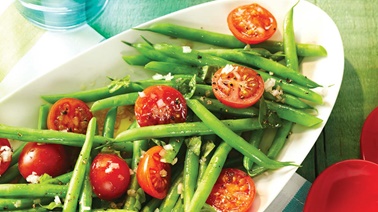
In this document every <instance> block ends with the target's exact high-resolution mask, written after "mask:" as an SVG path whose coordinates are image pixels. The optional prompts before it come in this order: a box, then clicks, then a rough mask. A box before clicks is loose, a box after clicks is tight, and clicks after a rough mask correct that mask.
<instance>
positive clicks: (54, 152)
mask: <svg viewBox="0 0 378 212" xmlns="http://www.w3.org/2000/svg"><path fill="white" fill-rule="evenodd" d="M18 169H19V171H20V173H21V175H22V176H23V177H24V178H25V179H26V178H27V177H28V176H29V175H31V174H33V172H35V174H36V175H38V176H41V175H43V174H44V173H46V174H49V175H50V176H52V177H56V176H59V175H61V174H64V173H65V172H67V171H68V163H67V152H66V150H65V148H64V146H63V145H60V144H45V143H37V142H29V143H27V144H26V145H25V147H24V148H23V149H22V151H21V153H20V157H19V159H18Z"/></svg>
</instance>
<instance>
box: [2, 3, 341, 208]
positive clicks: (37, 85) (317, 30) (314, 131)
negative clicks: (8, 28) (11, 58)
mask: <svg viewBox="0 0 378 212" xmlns="http://www.w3.org/2000/svg"><path fill="white" fill-rule="evenodd" d="M252 2H256V3H259V4H260V5H262V6H263V7H265V8H267V9H268V10H270V11H271V12H272V13H273V14H274V15H275V17H276V19H277V21H278V24H279V28H278V31H277V32H276V34H275V35H274V36H273V37H272V39H273V40H281V39H282V21H283V18H284V16H285V14H286V13H287V11H288V10H289V9H290V8H291V6H292V5H294V4H295V2H296V0H275V1H265V0H254V1H245V0H220V1H213V2H209V3H205V4H201V5H197V6H194V7H190V8H187V9H184V10H181V11H178V12H175V13H172V14H169V15H166V16H163V17H161V18H158V19H155V20H153V21H150V22H147V23H145V24H143V25H142V26H140V27H145V26H147V25H150V24H152V23H154V22H164V21H169V22H172V23H176V24H182V25H185V26H191V27H197V28H203V29H206V30H212V31H218V32H222V33H230V32H229V31H228V28H227V24H226V16H227V14H228V13H229V11H231V10H232V9H233V8H235V7H237V6H240V5H244V4H249V3H252ZM294 27H295V33H296V40H297V42H302V43H313V44H320V45H323V46H324V47H325V48H326V49H327V51H328V56H327V57H324V58H320V59H311V60H306V61H305V63H304V64H303V66H302V69H303V71H304V73H305V75H307V76H308V77H309V78H311V79H313V80H314V81H316V82H318V83H320V84H322V85H324V86H329V87H328V89H327V90H328V92H327V94H326V96H325V97H324V101H325V102H324V104H323V105H321V106H318V107H317V109H318V111H319V114H318V117H319V118H321V119H323V120H324V121H323V123H322V124H321V125H319V126H317V127H314V128H311V129H308V128H304V127H301V126H298V125H297V126H295V127H294V129H293V134H292V135H291V136H290V138H289V140H288V142H287V144H286V146H285V148H284V150H283V151H282V153H281V154H280V156H279V158H278V159H279V160H283V161H294V162H295V163H297V164H301V163H302V162H303V160H304V158H305V157H306V155H307V154H308V152H309V151H310V149H311V148H312V146H313V145H314V143H315V141H316V140H317V138H318V136H319V134H320V132H321V130H322V129H323V127H324V125H325V123H326V121H327V120H328V117H329V115H330V113H331V111H332V108H333V106H334V103H335V101H336V98H337V95H338V92H339V89H340V85H341V81H342V77H343V71H344V54H343V46H342V41H341V37H340V34H339V31H338V29H337V27H336V25H335V24H334V22H333V21H332V19H331V18H330V17H329V16H328V15H327V14H326V13H325V12H324V11H322V10H321V9H319V8H318V7H316V6H314V5H313V4H311V3H309V2H306V1H303V0H302V1H300V2H299V4H298V5H297V6H296V7H295V10H294ZM140 35H144V36H145V37H146V38H147V39H149V40H150V41H152V42H164V41H169V42H177V40H170V39H169V38H166V37H165V36H161V35H157V34H154V33H149V32H140V31H135V30H127V31H125V32H123V33H120V34H119V35H117V36H114V37H112V38H110V39H108V40H106V41H104V42H102V43H100V44H99V45H97V46H95V47H94V48H91V49H90V50H88V51H86V52H84V53H83V54H81V55H79V56H78V57H76V58H74V59H72V60H70V61H68V62H67V63H65V64H64V65H62V66H60V67H58V68H56V69H54V70H51V71H50V72H48V73H47V74H45V75H43V76H41V77H39V78H38V79H35V80H33V81H31V82H30V83H28V84H27V85H25V86H23V87H22V88H20V89H18V90H17V91H15V92H13V93H11V94H10V95H8V96H6V97H3V98H2V99H0V111H1V116H0V123H3V124H7V125H13V126H24V127H36V126H37V117H38V107H39V106H40V105H41V104H42V103H43V101H42V100H41V99H40V96H41V95H42V94H54V93H55V94H56V93H65V92H72V91H78V90H83V89H89V88H94V87H100V86H105V85H107V84H108V82H109V81H108V79H107V76H111V77H122V76H124V75H127V74H130V75H131V76H132V79H133V80H137V79H142V78H146V77H148V76H150V75H149V74H148V73H146V72H144V71H143V70H141V69H140V68H136V67H130V66H128V65H127V64H126V63H125V62H124V61H123V60H122V58H121V54H134V53H136V52H135V51H134V50H133V49H132V48H130V47H128V46H126V45H124V44H122V43H121V41H122V40H125V41H129V42H134V41H137V40H140ZM196 47H198V48H200V47H201V44H196ZM202 47H203V45H202ZM295 171H296V168H294V167H285V168H282V169H279V170H276V171H273V172H269V173H267V174H264V175H262V176H259V177H256V178H255V181H256V186H257V198H256V201H255V203H254V205H253V208H252V210H251V211H264V210H265V209H266V208H267V206H269V204H270V203H271V202H272V201H273V200H274V198H275V197H276V196H277V195H278V193H279V192H280V191H281V189H282V188H283V187H284V185H285V184H286V183H287V182H288V180H289V179H290V177H291V176H292V175H293V174H294V173H295Z"/></svg>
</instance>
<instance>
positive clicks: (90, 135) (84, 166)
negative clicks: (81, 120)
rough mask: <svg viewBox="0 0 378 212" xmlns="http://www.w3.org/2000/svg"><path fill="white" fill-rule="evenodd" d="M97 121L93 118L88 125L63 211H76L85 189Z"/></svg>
mask: <svg viewBox="0 0 378 212" xmlns="http://www.w3.org/2000/svg"><path fill="white" fill-rule="evenodd" d="M96 121H97V119H96V118H92V119H91V120H90V121H89V123H88V128H87V133H86V135H85V136H86V137H85V141H84V144H83V147H82V148H81V151H80V154H79V157H78V159H77V161H76V164H75V168H74V170H73V174H72V178H71V180H70V183H69V187H68V190H67V196H66V197H65V199H64V204H63V211H76V208H77V204H78V200H79V196H80V192H81V190H82V187H83V182H84V176H85V174H86V173H88V171H89V166H90V154H91V150H92V146H93V139H94V135H95V133H96V126H97V122H96Z"/></svg>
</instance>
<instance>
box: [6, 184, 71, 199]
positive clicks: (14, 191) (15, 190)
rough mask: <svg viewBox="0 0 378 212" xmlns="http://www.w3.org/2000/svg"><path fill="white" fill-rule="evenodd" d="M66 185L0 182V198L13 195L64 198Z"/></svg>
mask: <svg viewBox="0 0 378 212" xmlns="http://www.w3.org/2000/svg"><path fill="white" fill-rule="evenodd" d="M67 189H68V186H67V185H54V184H44V185H43V186H41V185H40V184H30V183H18V184H0V199H1V198H13V197H19V198H23V197H31V198H36V197H55V196H58V197H61V198H64V197H65V196H66V193H67Z"/></svg>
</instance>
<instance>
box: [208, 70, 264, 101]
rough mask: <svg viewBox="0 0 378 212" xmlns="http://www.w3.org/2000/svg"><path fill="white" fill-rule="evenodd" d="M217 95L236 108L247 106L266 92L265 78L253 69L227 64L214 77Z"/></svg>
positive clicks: (213, 85) (214, 87) (213, 83)
mask: <svg viewBox="0 0 378 212" xmlns="http://www.w3.org/2000/svg"><path fill="white" fill-rule="evenodd" d="M212 87H213V92H214V95H215V97H216V98H217V99H218V100H219V101H220V102H222V103H223V104H225V105H227V106H230V107H234V108H246V107H249V106H251V105H253V104H255V103H256V102H257V101H258V100H259V99H260V98H261V96H262V95H263V93H264V80H263V79H262V77H261V76H260V75H259V74H258V73H257V72H256V71H255V70H253V69H251V68H248V67H244V66H237V65H227V66H225V67H224V68H220V69H219V70H218V71H217V72H216V73H215V74H214V76H213V78H212Z"/></svg>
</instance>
